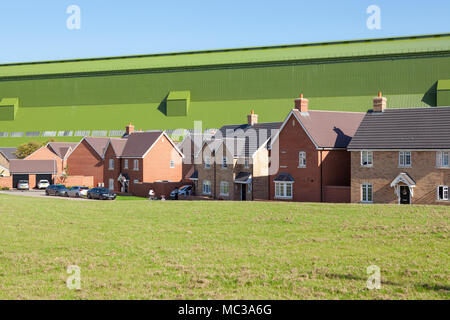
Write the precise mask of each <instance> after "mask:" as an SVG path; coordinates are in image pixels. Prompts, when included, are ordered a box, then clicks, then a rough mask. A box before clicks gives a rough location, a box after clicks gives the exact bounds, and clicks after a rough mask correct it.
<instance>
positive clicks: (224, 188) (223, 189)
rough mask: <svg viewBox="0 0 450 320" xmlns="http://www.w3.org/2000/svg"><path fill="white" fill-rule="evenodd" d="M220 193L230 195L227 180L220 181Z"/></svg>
mask: <svg viewBox="0 0 450 320" xmlns="http://www.w3.org/2000/svg"><path fill="white" fill-rule="evenodd" d="M220 195H221V196H228V195H229V184H228V182H226V181H222V182H221V183H220Z"/></svg>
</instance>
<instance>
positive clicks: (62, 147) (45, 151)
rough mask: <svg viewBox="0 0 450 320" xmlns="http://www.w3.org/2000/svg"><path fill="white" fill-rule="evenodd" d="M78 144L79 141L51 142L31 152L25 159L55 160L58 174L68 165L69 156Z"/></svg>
mask: <svg viewBox="0 0 450 320" xmlns="http://www.w3.org/2000/svg"><path fill="white" fill-rule="evenodd" d="M77 145H78V143H70V142H49V143H47V144H46V145H45V146H43V147H41V148H39V149H38V150H36V151H35V152H33V153H32V154H30V155H29V156H28V157H26V158H25V160H55V161H56V168H57V174H59V175H60V174H62V173H63V172H64V171H65V169H66V167H67V158H68V156H69V155H70V153H71V152H72V151H73V150H74V149H75V148H76V146H77Z"/></svg>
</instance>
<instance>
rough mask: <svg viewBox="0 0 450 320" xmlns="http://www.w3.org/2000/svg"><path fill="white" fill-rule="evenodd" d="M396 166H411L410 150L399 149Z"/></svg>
mask: <svg viewBox="0 0 450 320" xmlns="http://www.w3.org/2000/svg"><path fill="white" fill-rule="evenodd" d="M398 166H399V167H411V152H410V151H400V152H399V153H398Z"/></svg>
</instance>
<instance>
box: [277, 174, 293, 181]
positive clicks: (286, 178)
mask: <svg viewBox="0 0 450 320" xmlns="http://www.w3.org/2000/svg"><path fill="white" fill-rule="evenodd" d="M273 181H276V182H294V181H295V179H294V178H293V177H292V176H291V175H290V174H289V173H285V172H281V173H280V174H279V175H278V176H277V177H276V178H275V179H274V180H273Z"/></svg>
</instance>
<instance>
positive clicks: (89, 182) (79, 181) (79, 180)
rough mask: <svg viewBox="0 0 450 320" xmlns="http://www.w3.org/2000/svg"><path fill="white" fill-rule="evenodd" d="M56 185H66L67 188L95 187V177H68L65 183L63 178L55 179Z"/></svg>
mask: <svg viewBox="0 0 450 320" xmlns="http://www.w3.org/2000/svg"><path fill="white" fill-rule="evenodd" d="M55 184H64V185H65V186H70V187H75V186H81V187H89V188H92V187H94V177H92V176H90V177H89V176H68V177H67V178H66V180H65V181H64V182H63V181H62V180H61V177H55Z"/></svg>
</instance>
